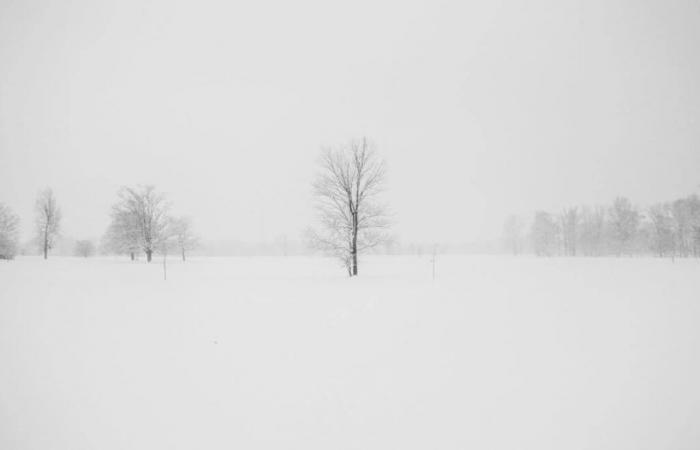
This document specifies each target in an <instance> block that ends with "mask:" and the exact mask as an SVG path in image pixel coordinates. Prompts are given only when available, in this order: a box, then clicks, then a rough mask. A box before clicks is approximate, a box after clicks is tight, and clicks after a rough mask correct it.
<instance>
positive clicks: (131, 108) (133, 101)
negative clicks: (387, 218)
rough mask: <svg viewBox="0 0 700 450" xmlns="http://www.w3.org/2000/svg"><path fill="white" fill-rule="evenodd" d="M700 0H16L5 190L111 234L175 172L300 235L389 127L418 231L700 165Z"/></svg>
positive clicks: (76, 228)
mask: <svg viewBox="0 0 700 450" xmlns="http://www.w3.org/2000/svg"><path fill="white" fill-rule="evenodd" d="M699 30H700V3H698V2H697V1H685V2H684V1H620V0H615V1H599V2H598V1H595V2H590V1H539V2H527V4H525V3H524V2H517V1H512V2H493V1H482V2H436V1H425V2H407V1H401V2H399V1H396V2H376V1H366V2H346V3H342V4H333V3H330V2H321V1H319V2H308V1H306V2H299V1H298V2H233V3H230V2H196V3H195V2H191V3H184V2H171V1H162V2H126V1H122V2H98V1H90V2H88V1H75V2H70V3H66V2H49V1H34V2H27V1H8V0H3V1H2V2H0V202H4V203H6V204H7V205H8V206H10V207H11V208H12V209H13V210H14V211H15V212H17V213H18V215H19V216H20V217H21V219H22V227H23V239H27V238H29V237H30V233H31V224H32V219H33V211H32V208H33V204H34V199H35V197H36V194H37V191H38V190H39V189H41V188H43V187H46V186H50V187H52V188H53V189H54V192H55V193H56V197H57V199H58V202H59V204H60V205H61V207H62V209H63V215H64V221H63V230H64V234H65V235H70V236H74V237H78V238H81V237H99V236H100V235H102V233H103V232H104V230H105V228H106V226H107V223H108V219H109V217H108V214H109V208H110V205H111V204H112V203H113V202H114V200H115V193H116V190H117V189H118V187H119V186H121V185H129V184H137V183H142V184H154V185H156V186H157V187H158V188H159V189H160V190H163V191H165V192H167V193H168V194H169V196H170V199H171V200H172V202H173V205H174V206H175V212H177V213H181V214H188V215H191V216H192V217H193V218H194V219H195V224H196V227H197V229H198V231H199V233H200V234H201V235H202V236H204V237H205V238H208V239H240V240H250V241H265V240H271V239H274V238H275V237H277V236H280V235H287V236H289V237H292V238H295V237H297V236H298V235H299V233H300V232H301V230H303V229H304V228H305V227H306V226H307V225H309V224H310V223H312V222H313V210H312V201H311V192H310V183H311V180H312V177H313V173H314V162H315V159H316V157H317V155H318V153H319V150H320V148H321V146H324V145H336V144H341V143H343V142H345V141H347V140H348V139H350V138H352V137H360V136H368V137H370V138H371V139H372V140H373V141H374V143H375V144H376V146H377V148H378V150H379V151H380V152H381V154H382V155H383V157H384V158H385V159H386V160H387V163H388V165H389V177H388V187H389V190H388V192H387V193H386V200H387V202H388V203H389V204H390V205H391V208H392V210H393V211H394V214H395V219H396V225H395V227H394V230H395V232H396V233H397V235H398V236H399V237H400V239H402V240H405V241H412V240H413V241H434V240H440V241H453V242H464V241H472V240H479V239H492V238H494V237H497V236H499V235H500V233H501V224H502V222H503V219H504V217H505V216H506V215H507V214H509V213H521V214H525V213H528V214H529V213H530V212H531V211H533V210H535V209H539V208H543V209H550V210H554V211H557V210H559V209H561V208H563V207H564V206H567V205H571V204H582V203H607V202H609V201H611V200H612V198H614V197H615V196H617V195H625V196H628V197H630V198H631V199H632V200H633V201H634V202H635V203H636V204H641V205H645V204H649V203H652V202H655V201H661V200H667V199H671V198H675V197H678V196H682V195H687V194H690V193H692V192H698V185H699V184H700V174H699V172H698V168H700V88H699V87H698V80H700V52H699V51H698V44H699V43H700V31H699Z"/></svg>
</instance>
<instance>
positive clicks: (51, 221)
mask: <svg viewBox="0 0 700 450" xmlns="http://www.w3.org/2000/svg"><path fill="white" fill-rule="evenodd" d="M34 211H35V213H36V222H35V224H36V238H37V242H38V243H39V245H40V247H41V248H42V250H43V252H44V259H47V258H48V257H49V250H51V249H52V248H53V246H54V244H55V243H56V238H57V237H58V235H59V233H60V231H61V210H60V208H59V207H58V205H57V204H56V197H55V196H54V195H53V191H52V190H51V188H46V189H44V190H43V191H41V192H40V193H39V197H38V198H37V199H36V203H35V204H34Z"/></svg>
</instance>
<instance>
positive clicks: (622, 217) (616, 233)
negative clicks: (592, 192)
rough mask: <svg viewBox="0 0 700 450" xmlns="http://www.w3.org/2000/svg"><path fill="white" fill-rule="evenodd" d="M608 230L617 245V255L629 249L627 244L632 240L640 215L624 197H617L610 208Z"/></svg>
mask: <svg viewBox="0 0 700 450" xmlns="http://www.w3.org/2000/svg"><path fill="white" fill-rule="evenodd" d="M609 218H610V232H611V236H612V238H613V240H614V241H615V242H616V245H617V249H616V250H617V255H618V256H619V255H621V254H623V253H626V252H628V251H629V244H630V242H632V239H633V238H634V236H635V234H636V233H637V229H638V227H639V222H640V218H641V216H640V215H639V212H638V211H637V210H636V209H635V208H634V207H633V206H632V203H631V202H630V201H629V200H628V199H627V198H625V197H618V198H616V199H615V201H614V202H613V205H612V207H611V208H610V214H609Z"/></svg>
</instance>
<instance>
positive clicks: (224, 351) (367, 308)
mask: <svg viewBox="0 0 700 450" xmlns="http://www.w3.org/2000/svg"><path fill="white" fill-rule="evenodd" d="M698 380H700V262H698V261H694V260H686V261H677V262H676V263H675V264H674V263H671V262H670V261H666V260H656V259H619V260H618V259H551V260H539V259H535V258H505V257H504V258H500V257H481V258H479V257H442V258H439V259H438V264H437V279H436V280H435V282H433V281H432V280H431V267H430V263H429V262H428V259H427V258H417V257H395V258H394V257H375V258H370V259H368V260H367V261H365V264H364V265H363V266H361V276H360V277H359V278H356V279H348V278H346V277H345V276H344V275H343V271H342V270H341V269H339V268H338V267H337V265H336V264H335V262H334V261H329V260H325V259H320V258H319V259H316V258H291V257H290V258H226V259H224V258H220V259H219V258H210V259H206V258H202V259H194V260H192V261H188V262H187V263H186V264H182V263H179V262H177V261H176V260H175V259H173V260H171V261H169V265H168V280H167V281H164V280H163V273H162V266H161V265H160V261H156V262H154V264H151V265H146V264H144V263H142V262H137V263H130V262H128V261H125V260H121V259H88V260H84V259H76V258H65V259H61V258H51V259H49V260H48V261H43V260H41V259H35V258H19V259H18V260H16V261H14V262H11V263H1V264H0V449H8V450H25V449H66V450H68V449H71V450H75V449H101V450H108V449H148V450H156V449H168V450H171V449H258V448H270V449H272V448H274V449H292V448H294V449H305V450H306V449H351V448H352V449H466V448H474V449H533V450H535V449H536V450H542V449H557V450H559V449H567V450H570V449H597V450H601V449H610V450H623V449H630V450H633V449H634V450H640V449H650V450H652V449H653V450H658V449H695V448H698V447H697V446H698V443H700V427H699V426H698V424H699V423H700V386H699V382H698Z"/></svg>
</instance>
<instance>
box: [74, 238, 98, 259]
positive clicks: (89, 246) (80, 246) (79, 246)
mask: <svg viewBox="0 0 700 450" xmlns="http://www.w3.org/2000/svg"><path fill="white" fill-rule="evenodd" d="M74 253H75V255H76V256H82V257H83V258H87V257H89V256H92V255H94V254H95V244H93V243H92V241H90V240H82V241H76V242H75V249H74Z"/></svg>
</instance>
